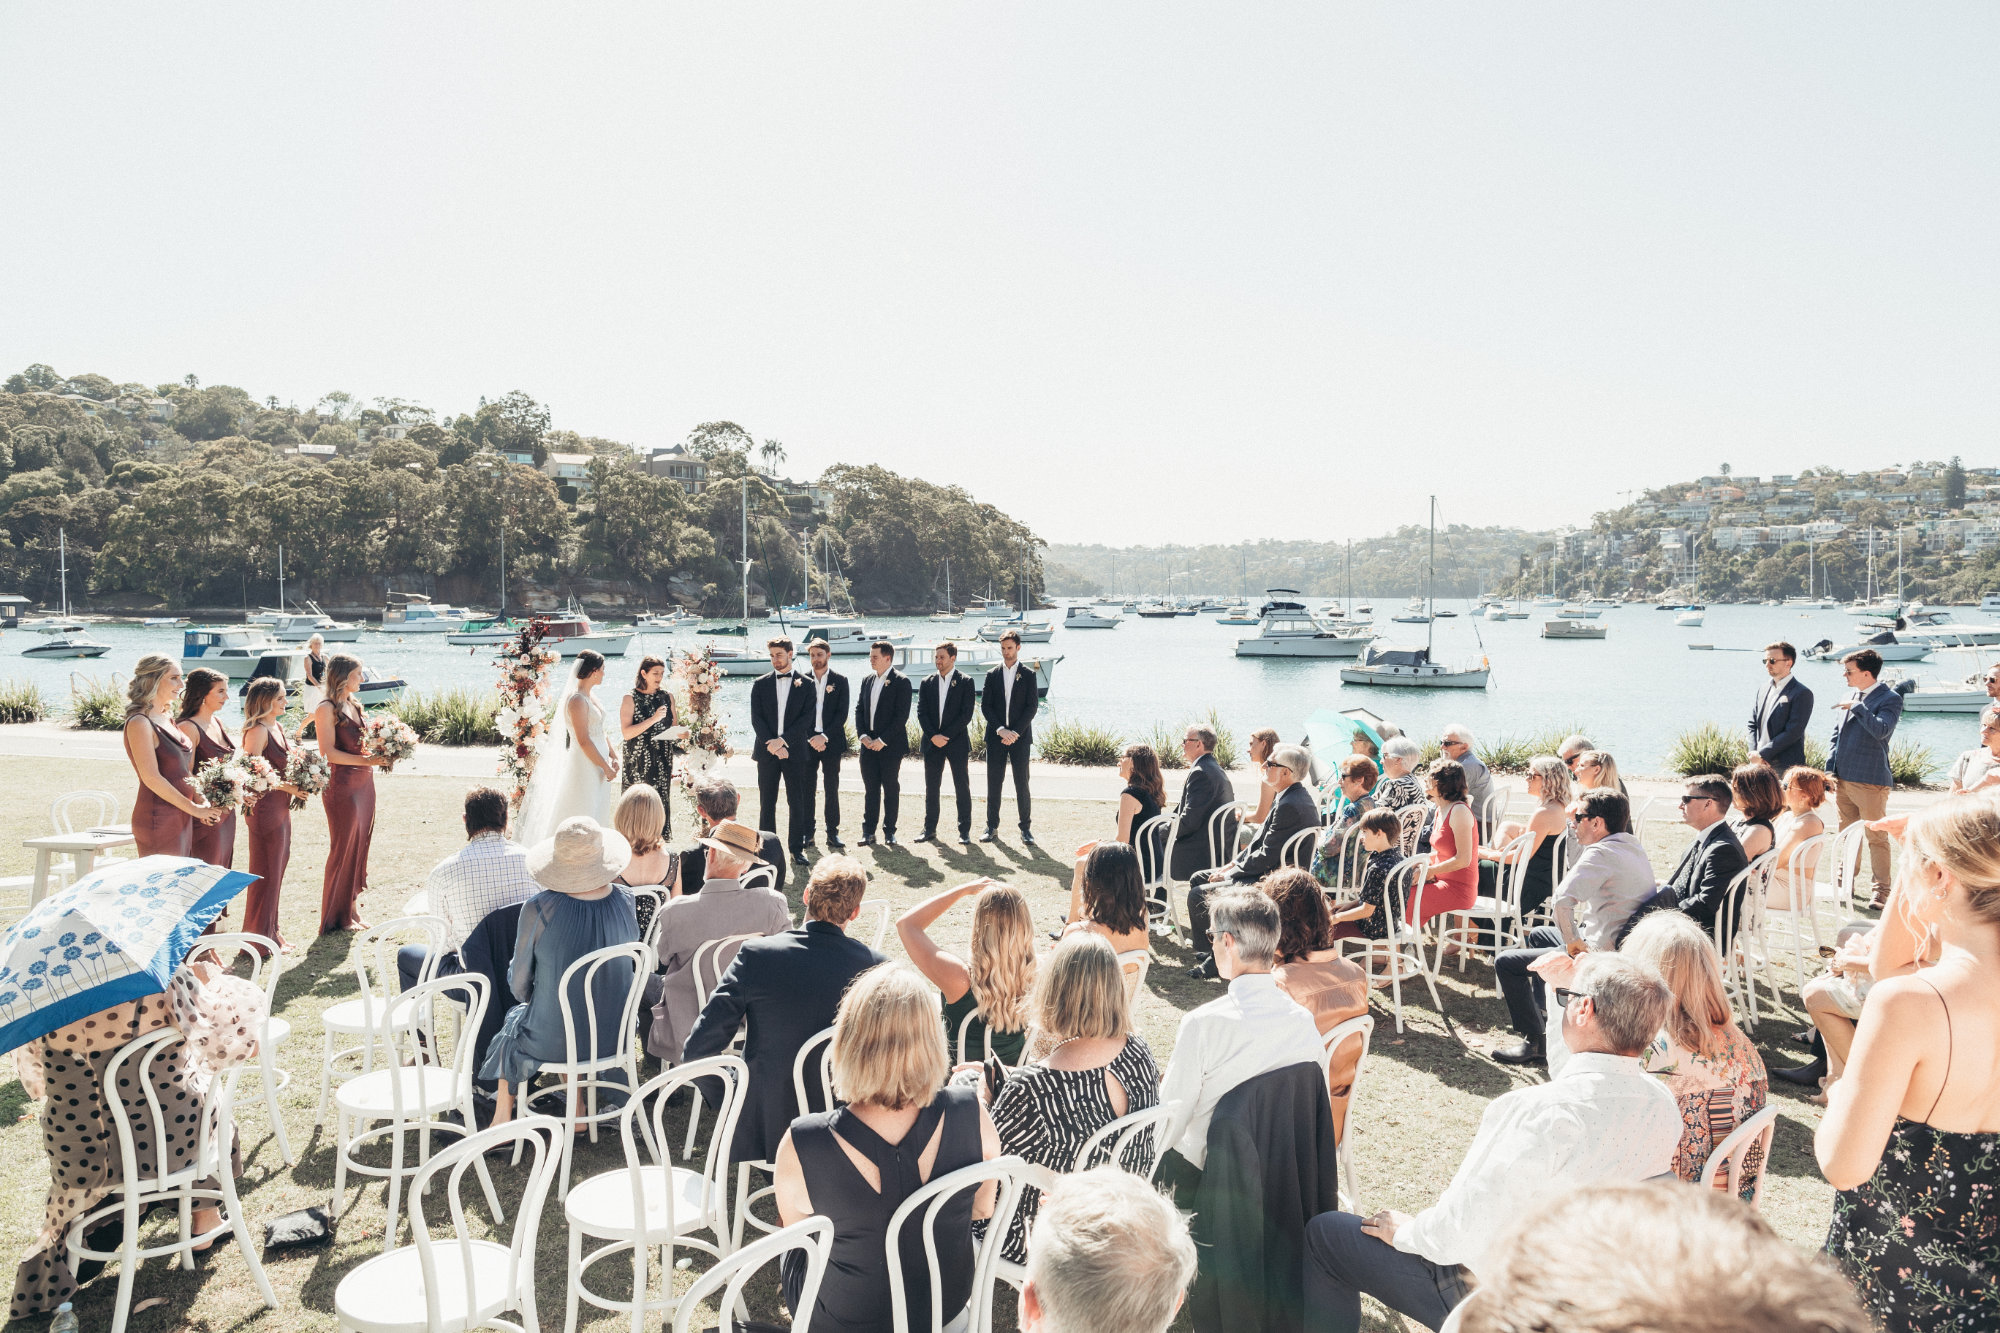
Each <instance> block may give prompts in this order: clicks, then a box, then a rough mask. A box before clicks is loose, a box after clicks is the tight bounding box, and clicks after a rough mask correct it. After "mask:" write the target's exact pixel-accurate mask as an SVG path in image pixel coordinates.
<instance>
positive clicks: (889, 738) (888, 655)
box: [854, 640, 910, 847]
mask: <svg viewBox="0 0 2000 1333" xmlns="http://www.w3.org/2000/svg"><path fill="white" fill-rule="evenodd" d="M895 660H896V649H895V647H894V646H893V645H892V644H890V643H888V642H887V641H886V640H884V641H882V642H878V643H876V644H875V645H874V646H872V647H871V648H869V650H868V665H869V667H870V668H871V669H870V671H869V673H868V674H867V675H866V676H863V677H862V678H861V685H860V688H859V691H858V692H857V693H856V694H855V696H854V734H855V737H856V739H857V740H859V742H860V744H861V845H862V846H863V847H867V846H869V845H871V844H872V843H873V842H874V841H875V822H876V819H877V818H878V817H879V818H880V819H881V823H882V841H884V842H886V843H888V844H889V845H890V846H891V847H893V846H895V845H896V807H897V806H898V805H899V804H901V802H902V796H903V756H904V755H906V754H908V753H909V752H910V734H909V731H908V730H907V726H908V723H909V720H910V678H909V677H908V676H906V675H904V674H903V673H902V672H900V671H898V670H896V668H895V666H894V665H893V664H894V662H895Z"/></svg>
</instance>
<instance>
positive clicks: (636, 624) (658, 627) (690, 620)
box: [632, 610, 701, 634]
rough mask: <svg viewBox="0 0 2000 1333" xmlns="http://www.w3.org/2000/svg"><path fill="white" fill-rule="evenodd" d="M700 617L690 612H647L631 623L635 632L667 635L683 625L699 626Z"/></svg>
mask: <svg viewBox="0 0 2000 1333" xmlns="http://www.w3.org/2000/svg"><path fill="white" fill-rule="evenodd" d="M700 623H701V617H700V616H698V615H696V614H695V613H694V612H692V611H681V610H673V611H648V612H647V613H646V614H645V615H643V616H640V617H639V618H638V619H637V620H635V621H633V622H632V628H633V629H635V630H646V631H651V632H653V633H655V634H669V633H672V632H673V631H674V630H677V629H679V628H681V627H682V626H683V625H699V624H700Z"/></svg>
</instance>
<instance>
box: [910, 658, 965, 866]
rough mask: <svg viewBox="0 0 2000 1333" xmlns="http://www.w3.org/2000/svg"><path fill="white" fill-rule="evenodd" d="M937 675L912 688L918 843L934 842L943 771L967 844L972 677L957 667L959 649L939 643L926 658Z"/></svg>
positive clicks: (959, 827)
mask: <svg viewBox="0 0 2000 1333" xmlns="http://www.w3.org/2000/svg"><path fill="white" fill-rule="evenodd" d="M931 660H932V661H933V662H935V663H936V664H937V674H936V675H934V676H926V677H924V683H923V684H922V685H920V686H918V687H917V730H918V731H920V732H922V733H923V737H924V831H923V833H922V834H920V835H919V836H918V838H917V841H918V842H931V841H934V840H935V839H936V838H937V822H938V807H939V806H940V805H941V804H942V801H941V797H942V796H943V788H944V769H945V765H946V764H950V765H951V785H952V786H953V788H955V789H956V791H957V793H958V840H959V841H960V842H964V843H969V842H971V841H972V769H971V765H972V735H971V727H972V696H973V694H974V690H973V688H972V677H970V676H968V675H966V674H965V673H964V672H962V671H960V670H959V669H958V647H957V645H955V644H950V643H941V644H939V645H938V646H937V650H936V651H935V652H933V653H932V654H931Z"/></svg>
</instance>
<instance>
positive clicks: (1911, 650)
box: [1806, 630, 1934, 662]
mask: <svg viewBox="0 0 2000 1333" xmlns="http://www.w3.org/2000/svg"><path fill="white" fill-rule="evenodd" d="M1862 648H1872V649H1874V650H1875V652H1876V653H1878V654H1880V656H1881V658H1882V660H1883V661H1884V662H1920V661H1922V660H1923V659H1924V658H1926V657H1929V656H1930V655H1931V653H1932V652H1933V651H1934V648H1933V646H1932V645H1931V644H1930V643H1928V642H1923V641H1919V640H1917V639H1914V638H1912V637H1910V636H1909V635H1907V634H1898V633H1896V632H1895V631H1894V630H1883V631H1882V632H1881V633H1880V634H1871V635H1869V636H1868V637H1867V638H1865V639H1863V640H1861V641H1860V642H1859V643H1849V644H1841V645H1838V646H1836V645H1835V644H1834V642H1833V641H1832V640H1831V639H1821V640H1820V641H1819V642H1818V643H1816V644H1814V645H1813V646H1812V647H1811V648H1809V649H1807V650H1806V656H1807V657H1810V658H1812V659H1813V660H1814V661H1816V662H1838V661H1839V660H1840V659H1841V658H1843V657H1845V656H1846V655H1847V654H1849V653H1851V652H1855V651H1857V650H1859V649H1862Z"/></svg>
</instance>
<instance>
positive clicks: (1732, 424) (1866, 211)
mask: <svg viewBox="0 0 2000 1333" xmlns="http://www.w3.org/2000/svg"><path fill="white" fill-rule="evenodd" d="M1996 39H2000V10H1996V9H1994V8H1993V7H1991V6H1985V5H1970V4H1967V5H1949V4H1935V5H1925V6H1922V7H1919V8H1915V9H1911V8H1908V7H1902V8H1896V7H1889V8H1884V7H1879V6H1878V7H1867V8H1864V7H1861V6H1852V5H1849V6H1841V5H1803V4H1793V5H1784V4H1771V5H1757V6H1743V5H1734V4H1732V5H1718V6H1714V7H1710V8H1707V9H1704V8H1701V7H1698V6H1694V5H1673V6H1639V5H1602V4H1587V5H1584V4H1579V5H1540V6H1533V7H1529V6H1492V5H1485V4H1479V5H1453V4H1444V3H1436V4H1426V5H1374V6H1354V5H1330V4H1325V3H1312V4H1299V5H1283V4H1275V3H1274V4H1261V5H1213V6H1200V7H1193V6H1179V5H1172V4H1162V3H1158V2H1157V0H1149V2H1148V3H1145V4H1113V3H1098V2H1093V3H1090V4H1084V5H1076V4H1038V3H1009V4H1004V5H1003V4H987V5H934V4H925V5H909V6H890V5H842V6H827V5H799V6H785V5H727V6H724V5H712V6H706V7H700V8H694V7H685V6H682V7H673V8H666V7H661V6H655V5H630V6H612V5H594V6H589V7H583V6H549V5H534V6H514V7H507V6H502V5H498V4H482V5H478V6H470V5H453V6H446V5H430V6H402V5H398V6H389V5H365V4H344V5H340V6H297V5H292V6H266V5H255V6H244V7H240V8H230V7H226V6H223V5H201V6H154V5H132V6H122V7H121V6H101V5H92V6H80V7H68V6H58V5H41V6H29V5H11V6H7V7H6V8H4V9H0V124H4V125H5V127H6V130H7V140H8V144H9V152H8V155H7V159H8V161H7V167H6V179H7V189H6V191H5V193H6V194H7V196H9V197H8V199H7V201H6V203H5V205H4V207H0V236H4V238H5V240H6V245H5V249H4V253H5V254H6V256H7V258H8V260H9V261H10V262H9V263H8V264H7V277H6V281H5V283H4V285H0V368H4V369H5V370H10V371H11V370H13V369H17V368H19V367H20V366H22V365H25V364H27V363H29V362H31V361H37V360H39V361H47V362H49V363H51V364H53V365H55V366H56V367H57V368H58V369H59V370H62V371H64V372H66V373H76V372H80V371H84V370H94V371H98V372H101V373H104V374H108V375H111V376H113V377H114V378H119V379H127V378H130V379H144V380H148V381H157V380H164V379H170V378H179V377H180V376H182V375H184V374H186V373H188V372H190V371H193V372H195V373H197V374H199V375H200V376H201V377H202V379H203V380H204V381H224V382H228V383H233V384H240V385H242V386H244V387H245V388H248V389H249V390H251V391H252V392H253V393H256V394H259V395H264V394H272V393H275V394H277V395H279V396H280V397H281V398H285V399H288V400H292V401H296V402H298V403H300V404H301V405H307V404H310V403H311V402H313V401H315V400H316V399H317V398H318V397H319V396H320V395H321V394H322V393H323V392H325V391H326V390H328V389H333V388H343V389H347V390H350V391H352V392H354V393H357V394H360V395H364V396H368V397H374V396H377V395H392V396H400V397H404V398H410V399H414V400H417V401H420V402H424V403H427V404H429V405H431V406H434V407H437V408H439V409H441V410H445V411H454V412H455V411H459V410H466V409H469V408H470V407H471V406H472V405H473V404H474V403H475V402H476V400H477V398H478V397H479V395H481V394H488V395H497V394H500V393H503V392H505V391H507V390H509V389H514V388H520V389H525V390H527V391H528V392H530V393H532V394H534V395H535V396H536V397H538V398H541V399H542V400H544V401H545V402H547V403H549V404H550V405H551V407H552V408H553V409H554V412H555V414H556V420H557V424H559V425H562V426H566V427H570V428H573V429H576V430H579V431H583V432H585V433H590V434H599V435H608V436H612V437H615V438H620V439H629V440H633V441H635V442H638V443H641V444H660V443H667V442H670V441H673V440H676V439H679V438H681V437H682V436H683V435H684V434H685V433H686V431H687V429H688V428H689V427H690V426H691V425H693V424H694V423H696V422H698V421H703V420H708V419H713V418H718V417H726V418H730V419H733V420H736V421H739V422H741V423H743V424H744V425H745V426H747V427H749V428H750V429H751V430H752V431H753V432H755V433H756V434H757V435H759V436H760V437H763V436H771V437H776V438H778V439H780V440H783V441H784V442H785V443H786V445H787V446H788V447H789V448H790V450H791V455H792V463H791V465H790V467H789V469H788V470H790V471H792V472H794V473H796V474H801V475H803V474H806V473H816V472H817V471H818V470H819V469H820V468H822V467H824V466H826V465H827V464H830V463H834V462H880V463H882V464H885V465H887V466H889V467H892V468H895V469H898V470H900V471H907V472H912V473H915V474H917V475H920V476H924V477H927V478H930V479H932V480H936V481H941V482H955V483H959V484H962V485H964V486H966V487H968V488H969V489H971V490H972V491H973V492H975V493H976V494H978V495H979V496H981V497H982V498H985V499H989V500H991V501H993V502H995V503H997V504H999V505H1001V506H1002V507H1004V508H1006V509H1008V510H1010V511H1012V512H1014V513H1015V514H1017V515H1019V516H1021V517H1023V518H1024V519H1026V520H1027V521H1029V522H1030V523H1032V524H1033V525H1034V526H1035V527H1036V528H1037V529H1038V530H1039V531H1041V532H1042V533H1043V534H1044V535H1045V536H1047V537H1049V538H1051V539H1054V540H1062V541H1091V540H1103V541H1110V542H1119V543H1124V542H1150V541H1158V540H1162V539H1168V540H1181V539H1186V537H1187V536H1188V535H1189V534H1195V533H1199V534H1201V535H1203V536H1205V537H1210V538H1219V539H1225V540H1231V539H1238V538H1246V537H1255V536H1259V535H1272V536H1284V537H1327V538H1336V537H1342V536H1348V535H1365V534H1369V533H1374V532H1378V531H1381V530H1383V529H1385V528H1389V527H1393V526H1394V525H1396V524H1398V523H1401V522H1420V521H1421V520H1422V516H1423V497H1424V495H1425V493H1427V492H1428V491H1432V490H1435V491H1436V492H1437V494H1438V496H1439V500H1440V504H1441V506H1442V507H1443V511H1444V513H1445V515H1446V516H1447V517H1448V518H1451V519H1456V520H1458V521H1461V522H1481V521H1493V522H1503V523H1520V524H1526V525H1537V526H1539V525H1544V524H1551V523H1556V522H1561V521H1566V520H1581V519H1584V518H1587V516H1588V514H1589V512H1590V511H1591V510H1592V509H1595V508H1600V507H1603V506H1605V505H1608V504H1613V503H1616V502H1617V496H1618V494H1619V493H1620V492H1622V491H1625V490H1628V489H1630V488H1633V487H1637V486H1643V485H1649V484H1658V483H1661V482H1664V481H1668V480H1673V479H1676V478H1681V477H1686V476H1689V475H1692V474H1694V473H1697V472H1702V471H1708V470H1711V469H1712V468H1713V467H1714V466H1715V465H1716V464H1718V463H1721V462H1724V461H1727V462H1730V463H1731V464H1732V465H1734V467H1735V468H1736V469H1737V470H1738V471H1741V472H1752V473H1763V472H1770V471H1796V470H1798V469H1799V468H1801V467H1804V466H1807V465H1810V464H1815V463H1830V464H1834V465H1836V466H1859V465H1863V464H1879V463H1886V462H1901V461H1908V460H1910V459H1913V458H1919V457H1924V458H1928V457H1933V456H1945V455H1949V454H1952V453H1962V454H1964V455H1965V456H1966V458H1967V461H1968V462H1972V461H1974V460H1975V459H1976V460H1978V461H1980V462H1984V463H1995V462H2000V449H1996V448H1995V447H1994V445H1995V441H1996V436H2000V376H1996V375H1995V373H1994V369H1995V366H1996V365H2000V189H1996V184H1997V183H2000V133H1996V130H1997V129H2000V83H1996V80H1995V77H1994V70H1995V69H1996V67H2000V40H1996Z"/></svg>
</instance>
